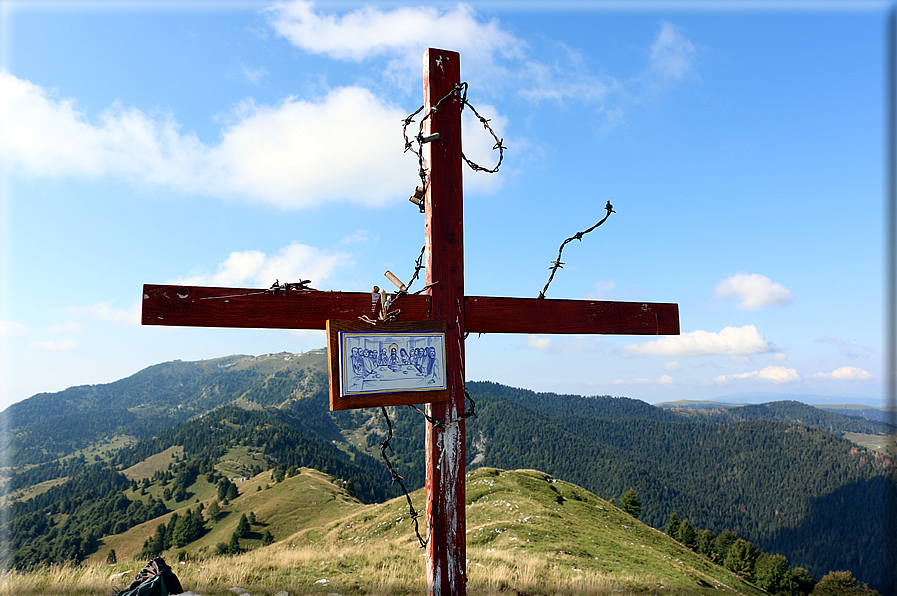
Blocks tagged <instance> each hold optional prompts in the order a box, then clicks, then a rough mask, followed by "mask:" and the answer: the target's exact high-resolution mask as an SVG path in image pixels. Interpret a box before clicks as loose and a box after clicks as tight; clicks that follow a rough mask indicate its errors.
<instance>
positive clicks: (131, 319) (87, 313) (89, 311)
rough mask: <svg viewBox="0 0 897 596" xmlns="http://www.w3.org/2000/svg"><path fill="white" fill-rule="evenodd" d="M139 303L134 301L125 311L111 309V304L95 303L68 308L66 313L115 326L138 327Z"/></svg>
mask: <svg viewBox="0 0 897 596" xmlns="http://www.w3.org/2000/svg"><path fill="white" fill-rule="evenodd" d="M140 309H141V302H140V300H136V301H134V302H132V303H131V306H130V307H129V308H127V309H120V308H113V307H112V303H111V302H97V303H96V304H92V305H91V306H87V307H83V306H69V307H68V309H67V310H68V311H69V312H70V313H72V314H74V315H77V316H82V317H87V318H90V319H93V320H95V321H102V322H104V323H114V324H116V325H129V326H132V327H137V326H140Z"/></svg>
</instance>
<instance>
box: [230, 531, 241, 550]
mask: <svg viewBox="0 0 897 596" xmlns="http://www.w3.org/2000/svg"><path fill="white" fill-rule="evenodd" d="M241 550H242V549H241V548H240V537H239V536H237V533H236V532H234V533H233V534H231V535H230V542H229V543H228V545H227V554H229V555H236V554H239V553H240V551H241Z"/></svg>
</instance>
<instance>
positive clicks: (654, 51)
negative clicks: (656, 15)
mask: <svg viewBox="0 0 897 596" xmlns="http://www.w3.org/2000/svg"><path fill="white" fill-rule="evenodd" d="M696 52H697V49H696V48H695V45H694V44H693V43H692V42H691V41H689V40H688V39H687V38H686V37H685V35H683V34H682V32H681V31H680V30H679V29H678V28H677V27H676V26H675V25H673V24H672V23H669V22H663V23H662V24H661V27H660V33H658V34H657V37H656V38H655V40H654V43H653V44H652V45H651V53H650V60H651V62H650V64H651V69H652V71H653V72H654V73H656V74H657V75H658V76H660V77H661V78H662V79H666V80H680V79H682V78H684V77H685V76H686V75H687V74H688V73H689V72H691V71H692V70H694V58H695V53H696Z"/></svg>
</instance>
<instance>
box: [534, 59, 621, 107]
mask: <svg viewBox="0 0 897 596" xmlns="http://www.w3.org/2000/svg"><path fill="white" fill-rule="evenodd" d="M560 50H561V56H560V57H559V58H556V59H555V61H554V62H553V63H551V64H548V63H546V62H544V61H537V60H527V61H526V62H525V63H524V64H523V67H522V69H521V72H520V73H519V77H520V80H521V84H522V87H521V90H520V94H521V95H522V96H523V97H525V98H526V99H528V100H530V101H533V102H536V103H538V102H540V101H546V100H548V101H555V102H565V101H567V100H576V101H584V102H603V101H604V100H606V99H607V98H608V97H609V96H610V95H611V94H613V93H619V92H621V91H622V90H623V85H622V84H621V83H620V82H619V81H617V80H616V79H614V78H613V77H611V76H608V75H606V74H595V73H593V72H592V71H591V69H590V68H589V66H588V60H586V58H585V57H584V56H583V55H582V54H581V53H579V52H577V51H575V50H573V49H572V48H569V47H567V46H565V45H563V44H560Z"/></svg>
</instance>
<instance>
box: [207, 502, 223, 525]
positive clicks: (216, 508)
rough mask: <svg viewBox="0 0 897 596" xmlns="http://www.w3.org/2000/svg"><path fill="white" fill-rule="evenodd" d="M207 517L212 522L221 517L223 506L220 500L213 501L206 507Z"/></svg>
mask: <svg viewBox="0 0 897 596" xmlns="http://www.w3.org/2000/svg"><path fill="white" fill-rule="evenodd" d="M206 517H207V518H208V519H209V521H212V522H217V521H218V520H219V519H220V518H221V506H220V505H219V504H218V501H212V504H211V505H209V506H208V507H207V508H206Z"/></svg>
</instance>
